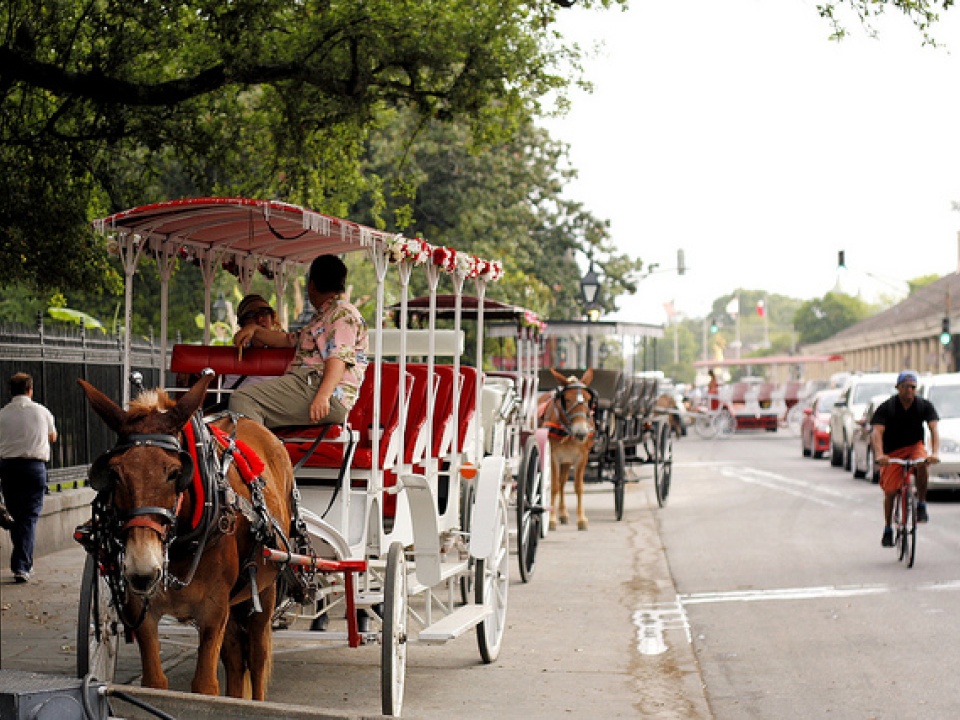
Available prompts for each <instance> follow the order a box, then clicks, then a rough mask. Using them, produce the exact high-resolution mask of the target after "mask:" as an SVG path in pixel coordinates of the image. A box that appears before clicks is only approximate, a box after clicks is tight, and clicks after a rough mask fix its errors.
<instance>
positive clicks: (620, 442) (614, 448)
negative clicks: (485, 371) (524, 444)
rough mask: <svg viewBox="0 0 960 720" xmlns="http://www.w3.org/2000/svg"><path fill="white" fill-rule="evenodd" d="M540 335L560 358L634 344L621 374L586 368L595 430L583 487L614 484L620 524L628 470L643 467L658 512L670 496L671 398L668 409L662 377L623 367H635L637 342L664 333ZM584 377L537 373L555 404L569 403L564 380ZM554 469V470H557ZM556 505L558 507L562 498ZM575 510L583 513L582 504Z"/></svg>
mask: <svg viewBox="0 0 960 720" xmlns="http://www.w3.org/2000/svg"><path fill="white" fill-rule="evenodd" d="M545 334H546V336H547V339H548V345H552V347H549V348H548V352H551V353H553V354H554V355H556V354H558V353H559V354H560V355H561V358H565V357H569V356H570V354H571V353H570V352H569V350H568V348H572V349H576V348H578V347H584V348H590V347H591V346H592V344H593V342H596V343H597V344H598V345H599V344H600V342H601V341H603V340H604V338H609V337H612V338H615V339H616V341H615V342H614V345H615V346H616V347H618V348H619V349H620V350H621V351H624V350H626V349H627V347H626V345H627V342H628V341H629V340H632V341H634V347H633V348H632V350H633V352H632V353H631V354H630V355H631V357H630V359H629V360H626V359H624V360H623V365H624V367H623V369H604V368H597V367H591V368H588V370H590V379H589V382H587V383H586V384H587V388H588V391H589V393H591V394H592V395H593V397H592V399H591V400H590V403H591V404H592V405H593V415H594V425H595V428H594V431H593V432H594V435H593V438H592V441H591V442H590V443H588V444H587V448H588V452H587V453H586V459H585V460H584V461H583V463H584V464H583V467H584V474H583V481H584V482H611V483H612V484H613V496H614V513H615V517H616V519H617V520H621V519H622V518H623V510H624V494H625V487H626V483H627V482H630V481H635V480H637V479H638V477H637V474H636V473H628V470H629V469H631V468H633V469H636V468H639V467H640V466H648V467H651V468H652V470H653V480H654V486H655V491H656V497H657V502H658V504H659V505H660V506H661V507H662V506H663V505H664V504H665V503H666V501H667V497H668V496H669V493H670V482H671V479H672V475H673V436H672V433H671V429H672V428H674V427H677V426H678V423H679V414H678V413H679V409H678V408H676V406H675V404H674V402H673V400H672V398H668V399H669V401H670V402H669V404H667V403H664V402H663V401H662V394H661V393H660V382H661V378H662V373H658V372H655V371H639V372H638V371H636V370H635V369H633V370H628V369H627V366H628V365H629V366H635V364H636V360H637V357H638V355H639V354H640V351H639V349H638V347H637V345H636V341H638V340H639V341H642V342H643V343H644V344H646V341H647V340H648V339H652V340H654V341H655V340H656V339H657V338H659V337H662V336H663V328H662V327H660V326H656V325H648V324H644V323H623V322H591V323H586V322H577V321H548V323H547V328H546V333H545ZM551 341H552V342H551ZM600 347H601V348H602V347H604V346H603V345H600ZM591 354H592V353H590V352H589V350H588V352H587V353H586V354H585V357H584V359H589V358H588V357H587V356H589V355H591ZM574 355H575V356H577V357H579V356H580V353H579V352H574ZM644 360H646V358H644ZM586 372H587V370H585V369H582V368H577V367H573V368H569V367H561V368H558V369H557V373H559V376H558V374H555V373H553V372H551V370H549V369H548V370H544V371H541V372H540V391H541V392H544V393H552V394H553V396H554V398H553V402H555V403H556V402H570V401H571V399H572V397H573V396H572V395H570V394H569V393H564V385H563V383H562V380H563V378H564V377H568V378H569V377H574V378H577V379H582V378H584V377H585V373H586ZM561 414H563V413H561ZM567 414H569V413H567ZM554 468H555V470H556V464H555V465H554ZM552 480H553V483H554V486H555V487H558V486H559V487H562V480H563V479H562V478H557V477H554V478H553V479H552ZM581 493H582V490H578V495H579V494H581ZM559 500H560V501H561V502H562V495H561V497H560V498H559ZM556 504H557V503H556V502H555V503H554V505H556ZM579 504H580V506H581V508H582V501H581V502H580V503H579ZM554 509H555V510H556V507H555V508H554ZM561 520H563V517H562V514H561ZM578 525H579V526H580V527H581V529H583V528H585V527H586V523H585V518H584V517H583V515H582V511H581V513H580V517H579V519H578Z"/></svg>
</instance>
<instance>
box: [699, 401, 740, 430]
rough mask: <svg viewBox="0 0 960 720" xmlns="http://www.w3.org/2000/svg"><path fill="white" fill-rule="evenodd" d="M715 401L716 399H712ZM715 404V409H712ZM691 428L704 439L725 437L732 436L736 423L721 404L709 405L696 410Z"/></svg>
mask: <svg viewBox="0 0 960 720" xmlns="http://www.w3.org/2000/svg"><path fill="white" fill-rule="evenodd" d="M712 399H714V400H716V398H715V397H714V398H712ZM714 404H716V407H712V406H713V405H714ZM693 427H694V429H696V431H697V434H698V435H699V436H700V437H702V438H705V439H708V440H709V439H711V438H714V437H721V438H724V437H727V436H728V435H731V434H733V431H734V429H735V427H736V421H735V420H734V418H733V415H732V414H731V413H730V410H729V409H728V408H727V407H726V406H725V405H724V404H723V403H722V402H719V403H710V402H709V401H708V404H707V405H705V406H703V407H700V408H698V409H697V410H696V411H695V419H694V421H693Z"/></svg>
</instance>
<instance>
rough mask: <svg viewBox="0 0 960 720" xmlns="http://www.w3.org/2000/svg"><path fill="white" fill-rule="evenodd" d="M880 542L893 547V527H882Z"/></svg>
mask: <svg viewBox="0 0 960 720" xmlns="http://www.w3.org/2000/svg"><path fill="white" fill-rule="evenodd" d="M880 544H881V545H883V546H884V547H893V528H884V529H883V540H881V541H880Z"/></svg>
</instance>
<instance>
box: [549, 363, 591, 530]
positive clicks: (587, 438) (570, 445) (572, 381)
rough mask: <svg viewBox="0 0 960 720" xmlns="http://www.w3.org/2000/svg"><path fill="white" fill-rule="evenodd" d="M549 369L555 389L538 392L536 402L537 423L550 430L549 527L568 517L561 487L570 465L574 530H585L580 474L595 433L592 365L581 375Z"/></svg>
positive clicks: (585, 520)
mask: <svg viewBox="0 0 960 720" xmlns="http://www.w3.org/2000/svg"><path fill="white" fill-rule="evenodd" d="M550 372H551V373H552V374H553V377H554V378H555V379H556V381H557V388H556V389H555V390H554V391H553V392H551V393H550V394H549V395H542V396H541V403H540V407H541V413H540V426H541V427H546V428H547V429H548V430H549V432H550V435H549V438H550V469H551V473H552V474H551V478H552V492H551V510H550V529H551V530H554V529H556V527H557V519H558V518H559V520H560V522H561V523H562V524H564V525H566V524H567V522H568V521H569V519H570V515H569V513H568V512H567V502H566V498H565V497H564V493H563V486H564V485H565V484H566V481H567V476H568V475H570V470H571V468H572V469H573V472H574V476H573V487H574V490H575V491H576V493H577V529H578V530H586V529H587V514H586V512H585V511H584V508H583V476H584V473H585V472H586V469H587V461H588V460H589V458H590V451H591V450H592V449H593V440H594V435H595V434H596V425H595V423H594V411H595V409H596V404H597V394H596V392H595V391H594V390H593V389H591V388H590V387H589V385H590V383H591V382H592V381H593V368H590V369H588V370H587V371H586V372H584V373H583V377H582V378H577V377H575V376H570V377H564V376H563V375H561V374H560V373H559V372H557V371H556V370H553V369H551V370H550Z"/></svg>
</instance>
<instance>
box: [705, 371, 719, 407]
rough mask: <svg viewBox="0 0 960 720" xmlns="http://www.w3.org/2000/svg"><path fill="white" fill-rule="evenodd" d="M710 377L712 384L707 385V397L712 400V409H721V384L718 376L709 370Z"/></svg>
mask: <svg viewBox="0 0 960 720" xmlns="http://www.w3.org/2000/svg"><path fill="white" fill-rule="evenodd" d="M707 375H709V376H710V382H709V383H708V384H707V397H708V398H709V400H710V409H711V410H719V409H720V383H718V382H717V375H716V373H715V372H713V370H707Z"/></svg>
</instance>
